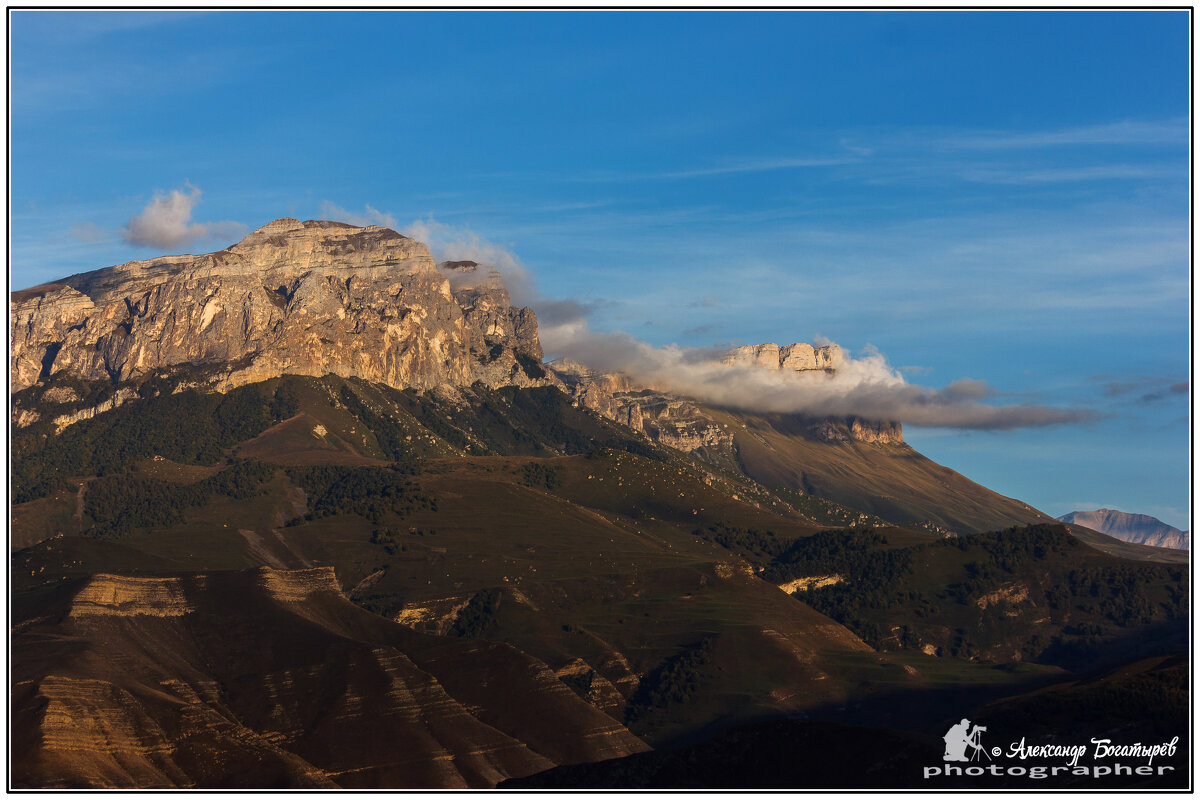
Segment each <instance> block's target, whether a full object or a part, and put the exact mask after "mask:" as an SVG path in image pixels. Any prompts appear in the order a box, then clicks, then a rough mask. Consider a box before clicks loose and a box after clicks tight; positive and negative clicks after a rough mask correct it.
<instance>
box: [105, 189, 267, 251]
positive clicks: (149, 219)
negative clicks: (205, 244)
mask: <svg viewBox="0 0 1200 800" xmlns="http://www.w3.org/2000/svg"><path fill="white" fill-rule="evenodd" d="M200 195H201V191H200V190H199V189H198V188H196V187H195V186H192V185H191V184H184V186H183V188H182V189H172V190H171V191H170V192H168V193H166V194H163V193H162V192H155V193H154V199H153V200H151V201H150V202H149V204H147V206H146V207H145V208H144V209H142V212H141V213H140V214H137V215H136V216H134V217H133V218H132V219H131V220H129V222H128V223H126V225H125V227H124V228H122V229H121V235H122V236H123V237H124V238H125V241H126V242H128V243H129V244H135V245H139V246H141V247H156V248H159V249H171V248H178V247H185V246H187V245H189V244H191V243H192V242H196V241H200V240H203V239H234V240H236V239H240V238H242V237H243V236H245V235H246V231H247V230H248V229H247V227H246V226H245V225H243V224H242V223H240V222H231V221H224V222H192V209H193V208H195V206H196V204H197V203H198V202H200Z"/></svg>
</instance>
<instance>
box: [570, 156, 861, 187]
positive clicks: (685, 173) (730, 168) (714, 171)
mask: <svg viewBox="0 0 1200 800" xmlns="http://www.w3.org/2000/svg"><path fill="white" fill-rule="evenodd" d="M862 160H863V159H862V158H861V157H831V158H807V157H805V158H791V157H781V158H765V159H753V160H747V161H739V162H734V163H730V164H720V165H713V166H707V167H694V168H689V169H678V170H665V171H660V172H621V173H608V174H600V175H590V176H584V177H580V178H578V180H579V181H582V182H585V183H620V182H626V181H628V182H633V181H678V180H687V179H689V178H709V177H718V176H725V175H744V174H747V173H754V172H778V171H782V170H795V169H814V168H820V167H838V166H844V165H846V164H855V163H858V162H860V161H862Z"/></svg>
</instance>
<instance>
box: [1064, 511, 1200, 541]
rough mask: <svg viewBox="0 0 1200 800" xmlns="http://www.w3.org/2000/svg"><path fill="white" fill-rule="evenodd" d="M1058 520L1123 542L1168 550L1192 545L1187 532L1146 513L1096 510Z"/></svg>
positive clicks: (1069, 515) (1072, 514)
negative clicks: (1166, 548)
mask: <svg viewBox="0 0 1200 800" xmlns="http://www.w3.org/2000/svg"><path fill="white" fill-rule="evenodd" d="M1058 519H1059V521H1060V522H1069V523H1072V524H1074V525H1082V526H1083V527H1085V528H1091V529H1092V530H1094V531H1099V532H1100V533H1103V534H1105V535H1107V536H1111V537H1113V538H1114V539H1120V540H1121V541H1123V542H1132V543H1133V544H1144V545H1149V546H1151V547H1168V548H1171V549H1173V550H1187V549H1189V548H1190V546H1191V542H1190V539H1191V537H1190V536H1189V535H1188V532H1187V531H1181V530H1179V529H1178V528H1173V527H1171V526H1170V525H1168V524H1167V523H1165V522H1163V521H1161V520H1158V519H1155V518H1154V517H1151V516H1147V515H1146V514H1127V513H1125V512H1124V511H1114V510H1113V509H1111V508H1101V509H1099V510H1097V511H1072V512H1071V513H1070V514H1065V515H1064V516H1061V517H1059V518H1058Z"/></svg>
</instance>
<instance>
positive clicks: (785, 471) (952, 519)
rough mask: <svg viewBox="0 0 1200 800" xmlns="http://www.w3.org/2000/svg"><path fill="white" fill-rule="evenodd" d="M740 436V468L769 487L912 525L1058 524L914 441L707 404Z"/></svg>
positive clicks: (975, 529) (968, 529) (962, 528)
mask: <svg viewBox="0 0 1200 800" xmlns="http://www.w3.org/2000/svg"><path fill="white" fill-rule="evenodd" d="M706 413H708V414H710V415H711V416H712V417H713V418H714V419H716V420H717V421H718V422H720V423H722V424H724V425H726V426H728V428H729V430H730V431H732V432H733V435H734V449H735V451H736V459H737V464H738V467H739V468H740V469H741V470H742V471H743V472H744V473H745V474H746V475H748V476H750V477H751V478H753V479H754V480H756V481H758V482H759V483H762V484H763V485H765V486H768V487H772V488H775V487H783V488H787V489H793V490H800V491H803V492H804V493H806V494H809V495H814V496H817V497H821V498H825V499H828V500H833V501H835V502H837V503H839V504H841V505H844V506H848V507H850V508H854V509H858V510H860V511H862V512H864V513H866V514H871V515H875V516H878V517H880V518H882V519H884V520H887V521H888V522H890V523H892V524H896V525H904V526H910V527H911V526H914V525H918V526H924V527H928V528H929V529H931V530H939V529H941V530H946V531H952V532H956V533H980V532H983V531H989V530H997V529H999V528H1004V527H1008V526H1011V525H1028V524H1032V523H1039V522H1053V520H1052V519H1051V518H1050V517H1048V516H1047V515H1045V514H1043V513H1041V512H1040V511H1038V510H1037V509H1034V508H1031V507H1030V506H1028V505H1026V504H1024V503H1022V502H1020V501H1019V500H1013V499H1011V498H1008V497H1004V496H1002V495H999V494H996V493H995V492H993V491H991V490H989V489H987V488H985V487H983V486H980V485H979V484H977V483H974V482H972V481H970V480H968V479H967V478H964V477H963V476H962V475H959V474H958V473H957V472H955V471H954V470H951V469H947V468H946V467H943V466H941V465H940V464H936V463H934V462H933V461H930V460H929V459H927V458H925V457H924V456H922V455H921V454H920V453H918V452H917V451H916V450H913V449H912V448H911V447H909V446H908V445H906V444H867V443H863V442H854V441H844V442H825V441H821V440H819V439H817V438H816V437H814V436H813V434H812V433H811V431H810V430H809V426H808V422H807V421H806V420H804V419H803V418H800V417H796V416H792V415H786V414H769V415H767V414H749V413H743V412H731V411H723V410H713V409H706Z"/></svg>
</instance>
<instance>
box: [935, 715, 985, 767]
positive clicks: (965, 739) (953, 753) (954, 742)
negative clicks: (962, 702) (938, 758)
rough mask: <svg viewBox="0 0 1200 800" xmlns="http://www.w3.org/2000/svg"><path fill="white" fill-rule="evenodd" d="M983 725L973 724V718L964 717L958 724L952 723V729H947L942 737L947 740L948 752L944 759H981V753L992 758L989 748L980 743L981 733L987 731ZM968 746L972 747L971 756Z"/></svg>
mask: <svg viewBox="0 0 1200 800" xmlns="http://www.w3.org/2000/svg"><path fill="white" fill-rule="evenodd" d="M986 730H987V728H985V727H984V726H982V725H976V726H974V727H972V726H971V720H969V719H966V718H965V717H964V718H963V720H962V722H959V723H958V724H957V725H951V726H950V730H948V731H946V735H945V736H943V737H942V739H943V740H944V741H945V742H946V753H945V755H943V756H942V760H943V761H976V760H978V759H979V754H980V753H982V754H983V757H984V758H986V759H987V760H989V761H990V760H991V758H992V757H991V755H990V754H989V753H988V751H987V749H985V748H984V746H983V745H981V744H980V743H979V739H980V736H981V734H983V732H984V731H986ZM967 748H970V749H971V754H970V756H968V755H967Z"/></svg>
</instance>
